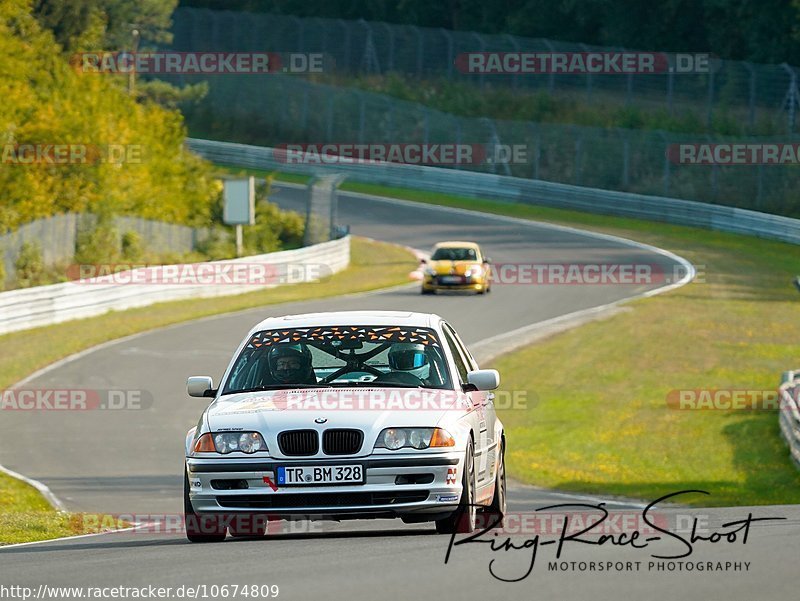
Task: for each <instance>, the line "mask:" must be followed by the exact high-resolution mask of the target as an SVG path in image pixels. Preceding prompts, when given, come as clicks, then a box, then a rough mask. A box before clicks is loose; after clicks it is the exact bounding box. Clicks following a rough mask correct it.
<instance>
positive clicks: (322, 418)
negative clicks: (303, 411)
mask: <svg viewBox="0 0 800 601" xmlns="http://www.w3.org/2000/svg"><path fill="white" fill-rule="evenodd" d="M326 421H328V418H327V417H318V418H317V419H315V420H314V423H315V424H324V423H325V422H326Z"/></svg>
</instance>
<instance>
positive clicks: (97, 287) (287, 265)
mask: <svg viewBox="0 0 800 601" xmlns="http://www.w3.org/2000/svg"><path fill="white" fill-rule="evenodd" d="M237 263H238V264H246V265H248V267H249V266H258V273H259V274H266V275H265V276H264V277H263V278H262V279H261V280H259V281H269V282H270V283H267V284H263V283H228V282H226V281H225V280H226V279H228V278H227V277H226V276H225V275H224V273H223V275H222V276H221V277H218V278H215V283H211V284H199V285H198V284H192V283H175V284H162V283H143V284H134V283H130V284H128V283H119V282H127V281H131V280H134V281H151V280H152V276H150V277H148V276H147V275H146V273H145V272H149V273H153V269H155V268H144V269H133V270H131V271H128V272H121V273H119V274H115V275H114V280H115V281H116V282H117V283H97V282H102V281H104V280H103V278H102V277H101V278H98V279H88V280H86V281H70V282H65V283H63V284H54V285H52V286H39V287H36V288H27V289H22V290H12V291H10V292H3V293H2V294H0V334H6V333H8V332H15V331H18V330H24V329H27V328H34V327H39V326H45V325H51V324H54V323H60V322H63V321H68V320H71V319H80V318H84V317H92V316H94V315H100V314H102V313H106V312H107V311H111V310H115V311H120V310H123V309H132V308H135V307H145V306H147V305H152V304H154V303H160V302H164V301H172V300H180V299H187V298H210V297H216V296H228V295H234V294H242V293H245V292H253V291H255V290H263V289H264V288H274V287H275V286H279V285H282V284H284V283H302V282H310V281H314V280H315V279H318V278H319V277H321V276H325V275H330V274H333V273H336V272H338V271H341V270H342V269H344V268H346V267H347V266H348V265H349V264H350V237H349V236H346V237H344V238H341V239H339V240H332V241H330V242H323V243H322V244H315V245H313V246H307V247H305V248H300V249H297V250H286V251H280V252H274V253H268V254H264V255H256V256H252V257H242V258H239V259H230V260H225V261H214V262H210V263H197V264H192V265H191V268H190V269H189V271H190V272H191V274H202V273H220V268H221V267H223V266H224V265H228V264H237ZM203 266H207V268H206V269H205V270H204V269H203ZM179 267H180V266H179ZM158 269H161V270H162V272H167V268H166V267H164V268H158ZM238 269H241V270H243V271H244V270H245V268H244V267H239V268H238ZM179 272H180V270H179ZM173 273H174V270H173ZM136 274H139V275H140V276H142V277H140V278H137V277H136ZM189 279H191V278H189ZM179 281H180V280H179ZM184 281H186V280H184ZM203 281H205V280H203ZM233 281H234V282H238V281H241V280H236V279H234V280H233Z"/></svg>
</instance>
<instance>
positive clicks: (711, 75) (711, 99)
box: [706, 69, 714, 129]
mask: <svg viewBox="0 0 800 601" xmlns="http://www.w3.org/2000/svg"><path fill="white" fill-rule="evenodd" d="M707 103H708V113H707V116H706V127H708V128H709V129H711V121H712V119H713V118H714V70H713V69H711V70H710V71H709V72H708V100H707Z"/></svg>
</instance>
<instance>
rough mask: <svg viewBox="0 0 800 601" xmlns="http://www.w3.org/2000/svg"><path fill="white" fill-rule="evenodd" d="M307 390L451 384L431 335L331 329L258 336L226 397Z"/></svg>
mask: <svg viewBox="0 0 800 601" xmlns="http://www.w3.org/2000/svg"><path fill="white" fill-rule="evenodd" d="M308 386H314V387H319V386H322V387H335V386H388V387H400V388H418V387H422V388H437V389H447V388H451V383H450V376H449V374H448V370H447V363H446V361H445V359H444V353H443V352H442V347H441V345H440V343H439V338H438V336H437V335H436V332H434V331H433V330H431V329H428V328H405V327H397V326H380V327H376V326H329V327H319V328H291V329H281V330H264V331H262V332H258V333H256V334H255V335H254V336H253V337H252V338H251V339H250V341H249V342H248V343H247V345H246V346H245V348H244V349H243V350H242V352H241V353H240V354H239V357H238V358H237V359H236V362H235V363H234V366H233V369H232V370H231V372H230V375H229V376H228V379H227V381H226V382H225V386H224V388H223V391H222V394H233V393H237V392H249V391H255V390H270V389H282V388H296V387H308Z"/></svg>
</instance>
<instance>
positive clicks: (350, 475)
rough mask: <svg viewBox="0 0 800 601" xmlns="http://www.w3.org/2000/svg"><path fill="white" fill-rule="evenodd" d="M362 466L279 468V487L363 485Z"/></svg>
mask: <svg viewBox="0 0 800 601" xmlns="http://www.w3.org/2000/svg"><path fill="white" fill-rule="evenodd" d="M363 483H364V467H363V466H361V465H324V466H322V465H303V466H297V467H295V466H291V467H279V468H278V486H302V485H306V486H314V485H318V484H363Z"/></svg>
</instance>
